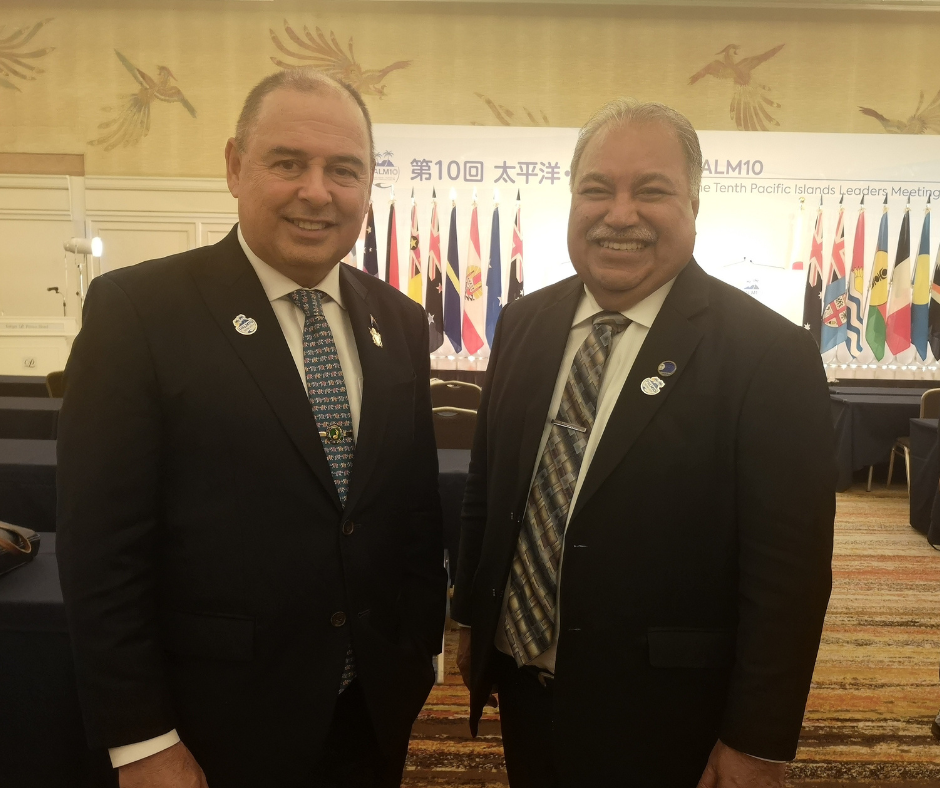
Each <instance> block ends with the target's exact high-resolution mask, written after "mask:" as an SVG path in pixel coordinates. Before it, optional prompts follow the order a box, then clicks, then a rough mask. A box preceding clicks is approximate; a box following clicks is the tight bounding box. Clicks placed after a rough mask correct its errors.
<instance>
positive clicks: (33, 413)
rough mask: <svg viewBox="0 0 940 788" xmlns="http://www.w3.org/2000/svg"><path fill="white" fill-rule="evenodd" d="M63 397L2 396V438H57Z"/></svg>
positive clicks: (0, 406)
mask: <svg viewBox="0 0 940 788" xmlns="http://www.w3.org/2000/svg"><path fill="white" fill-rule="evenodd" d="M61 407H62V400H61V399H53V398H51V397H0V440H3V439H9V438H18V439H22V440H55V438H56V430H57V428H58V425H59V410H60V409H61Z"/></svg>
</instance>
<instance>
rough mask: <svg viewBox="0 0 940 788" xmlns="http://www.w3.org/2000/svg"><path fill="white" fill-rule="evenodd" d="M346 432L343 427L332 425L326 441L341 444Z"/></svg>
mask: <svg viewBox="0 0 940 788" xmlns="http://www.w3.org/2000/svg"><path fill="white" fill-rule="evenodd" d="M345 434H346V431H345V430H344V429H343V428H342V427H338V426H337V425H336V424H334V425H332V426H331V427H330V428H329V429H327V431H326V439H327V440H328V441H329V442H330V443H339V442H340V441H341V440H342V439H343V437H344V436H345Z"/></svg>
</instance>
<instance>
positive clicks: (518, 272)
mask: <svg viewBox="0 0 940 788" xmlns="http://www.w3.org/2000/svg"><path fill="white" fill-rule="evenodd" d="M523 295H524V293H523V287H522V203H521V201H520V200H519V192H518V191H517V192H516V224H515V225H514V226H513V228H512V254H511V255H510V257H509V292H508V293H507V294H506V300H505V301H504V302H503V303H506V304H511V303H512V302H513V301H515V300H516V299H518V298H522V296H523Z"/></svg>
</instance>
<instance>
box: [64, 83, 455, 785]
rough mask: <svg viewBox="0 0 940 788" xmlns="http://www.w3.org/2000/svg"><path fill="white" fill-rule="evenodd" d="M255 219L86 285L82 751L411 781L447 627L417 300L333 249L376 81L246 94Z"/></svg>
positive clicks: (70, 394)
mask: <svg viewBox="0 0 940 788" xmlns="http://www.w3.org/2000/svg"><path fill="white" fill-rule="evenodd" d="M225 159H226V163H227V174H228V185H229V189H230V190H231V192H232V194H233V196H235V197H236V198H237V200H238V218H239V223H238V225H237V226H236V227H235V228H233V229H232V231H231V232H230V233H229V235H228V236H227V237H226V238H225V239H224V240H222V241H220V242H219V243H217V244H215V245H213V246H207V247H203V248H200V249H195V250H192V251H189V252H185V253H183V254H179V255H175V256H173V257H168V258H164V259H162V260H153V261H149V262H145V263H141V264H139V265H135V266H130V267H128V268H124V269H120V270H117V271H113V272H111V273H108V274H105V275H104V276H101V277H98V278H97V279H96V280H95V281H94V282H93V283H92V285H91V287H90V289H89V292H88V298H87V300H86V304H85V312H84V325H83V328H82V331H81V333H80V335H79V336H78V338H77V339H76V341H75V345H74V348H73V350H72V355H71V358H70V359H69V363H68V368H67V370H66V390H65V399H64V403H63V406H62V412H61V418H60V421H59V442H58V453H59V466H58V485H59V497H58V506H59V516H58V537H59V541H58V554H59V566H60V570H61V579H62V591H63V596H64V599H65V604H66V610H67V614H68V618H69V627H70V631H71V635H72V643H73V648H74V652H75V657H76V671H75V672H76V678H77V681H78V687H79V693H80V697H81V701H82V706H83V711H84V717H85V726H86V730H87V735H88V739H89V742H90V744H91V746H92V747H97V748H108V750H109V752H110V756H111V761H112V764H113V765H114V766H115V767H116V768H118V769H119V775H118V776H119V782H120V785H121V788H137V787H138V786H140V788H163V787H164V786H166V788H170V787H171V786H172V788H205V786H206V785H208V786H210V788H258V786H278V788H301V786H302V787H303V788H373V787H374V788H393V787H394V786H398V785H399V784H400V782H401V775H402V769H403V766H404V760H405V755H406V752H407V748H408V738H409V734H410V731H411V725H412V723H413V722H414V719H415V717H416V716H417V714H418V711H419V710H420V709H421V706H422V705H423V703H424V701H425V699H426V697H427V695H428V692H429V691H430V688H431V685H432V683H433V678H434V677H433V671H432V667H431V657H432V655H433V654H436V653H437V652H438V651H439V650H440V643H441V634H442V629H443V622H444V599H445V597H444V590H445V579H446V578H445V574H444V569H443V564H442V555H443V543H442V535H441V512H440V501H439V498H438V495H437V453H436V451H435V445H434V433H433V427H432V423H431V402H430V374H429V357H428V352H427V347H428V324H427V317H426V315H425V313H424V310H423V309H422V308H421V307H420V306H419V305H417V304H415V303H414V302H413V301H411V299H409V298H408V297H407V296H405V295H403V294H401V293H399V292H398V291H396V290H394V289H393V288H391V287H389V286H388V285H386V284H384V283H383V282H381V281H379V280H378V279H375V278H374V277H371V276H369V275H367V274H364V273H361V272H359V271H357V270H355V269H354V268H351V267H349V266H346V265H342V264H340V260H341V259H342V258H343V256H344V255H346V254H347V253H348V252H349V250H350V249H351V248H352V246H353V244H354V243H355V242H356V238H357V236H358V234H359V229H360V227H362V223H363V219H364V217H365V214H366V211H367V210H368V206H369V196H370V193H371V188H372V173H373V168H374V164H375V157H374V153H373V141H372V127H371V121H370V119H369V113H368V110H367V109H366V106H365V104H363V101H362V98H361V97H360V96H359V94H358V93H357V92H356V91H355V90H354V89H352V88H350V87H349V86H347V85H344V84H341V83H338V82H336V81H334V80H332V79H329V78H327V77H325V76H323V75H321V74H318V73H317V72H314V71H309V70H303V69H298V70H292V71H283V72H280V73H277V74H274V75H272V76H270V77H267V78H266V79H264V80H262V81H261V82H260V83H259V84H258V85H257V86H255V88H254V89H253V90H252V91H251V93H250V94H249V95H248V98H247V99H246V101H245V105H244V108H243V110H242V113H241V116H240V117H239V120H238V124H237V127H236V133H235V137H234V138H233V139H231V140H229V141H228V144H227V146H226V149H225Z"/></svg>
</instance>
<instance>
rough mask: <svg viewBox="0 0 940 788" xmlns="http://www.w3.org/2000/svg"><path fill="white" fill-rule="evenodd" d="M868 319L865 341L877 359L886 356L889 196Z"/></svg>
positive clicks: (873, 279)
mask: <svg viewBox="0 0 940 788" xmlns="http://www.w3.org/2000/svg"><path fill="white" fill-rule="evenodd" d="M868 290H869V293H868V319H867V320H866V321H865V339H866V340H867V341H868V347H870V348H871V352H872V353H873V354H874V356H875V358H876V359H878V360H879V361H881V359H883V358H884V355H885V316H886V315H887V308H888V196H887V195H885V202H884V207H883V208H882V211H881V224H880V225H879V227H878V244H877V246H876V247H875V260H874V262H873V263H872V265H871V281H870V283H869V285H868Z"/></svg>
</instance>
